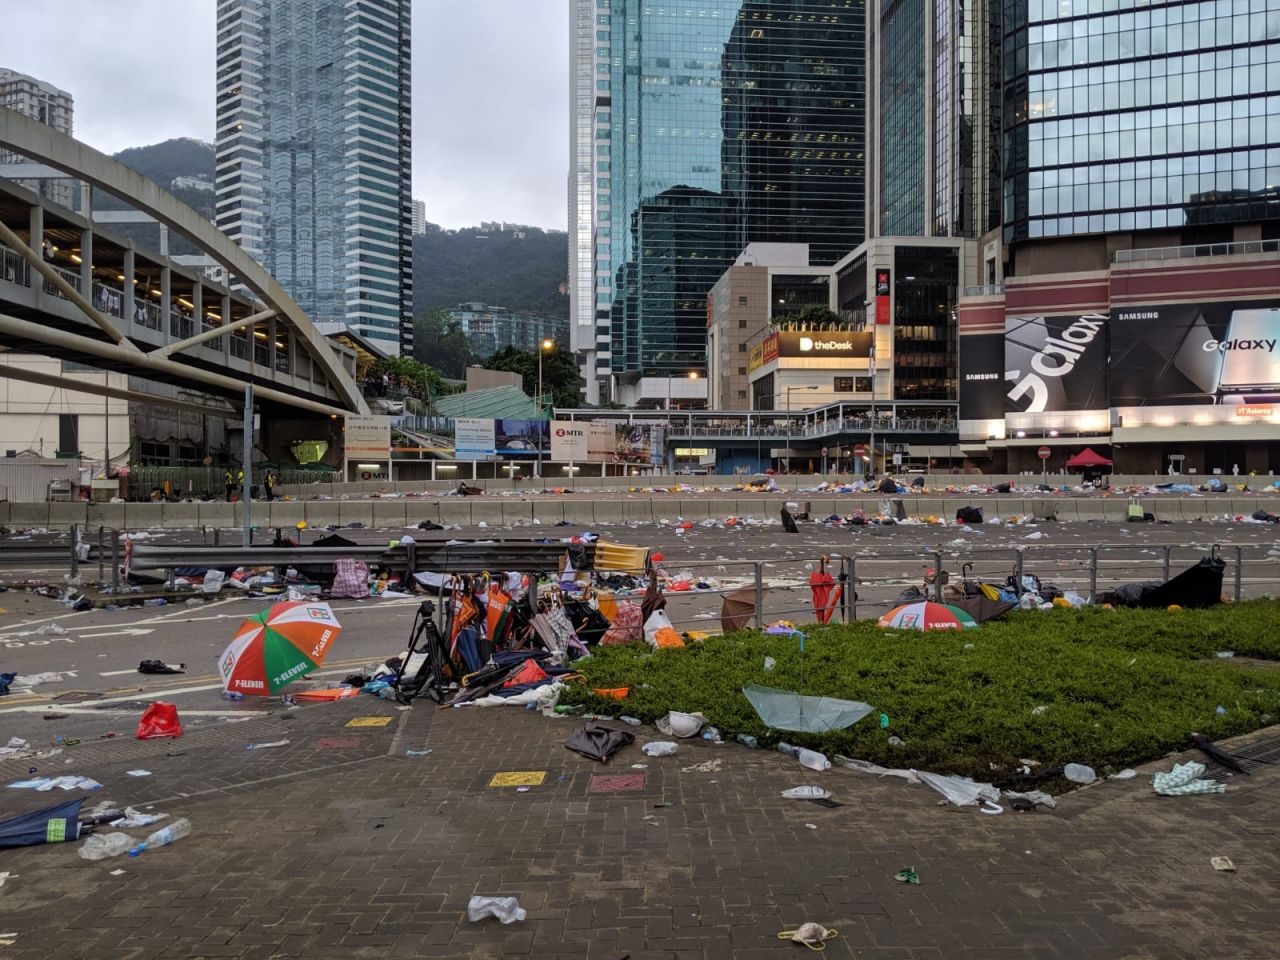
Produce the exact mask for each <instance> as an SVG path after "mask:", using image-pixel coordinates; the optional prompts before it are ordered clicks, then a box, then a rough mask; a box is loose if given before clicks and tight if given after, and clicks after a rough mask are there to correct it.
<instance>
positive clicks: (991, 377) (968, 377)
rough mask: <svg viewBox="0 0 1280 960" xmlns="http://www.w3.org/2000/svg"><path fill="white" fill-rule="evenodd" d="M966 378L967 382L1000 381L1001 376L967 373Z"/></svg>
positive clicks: (996, 374)
mask: <svg viewBox="0 0 1280 960" xmlns="http://www.w3.org/2000/svg"><path fill="white" fill-rule="evenodd" d="M964 378H965V379H966V380H999V379H1000V374H998V373H966V374H965V375H964Z"/></svg>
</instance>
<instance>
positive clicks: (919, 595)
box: [898, 587, 929, 603]
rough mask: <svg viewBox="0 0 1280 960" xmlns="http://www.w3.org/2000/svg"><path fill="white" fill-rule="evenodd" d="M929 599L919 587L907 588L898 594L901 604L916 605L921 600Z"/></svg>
mask: <svg viewBox="0 0 1280 960" xmlns="http://www.w3.org/2000/svg"><path fill="white" fill-rule="evenodd" d="M928 599H929V598H928V597H927V596H925V595H924V593H923V591H921V589H920V588H919V587H907V589H905V590H903V591H902V592H901V593H900V594H898V602H899V603H916V602H918V601H920V600H928Z"/></svg>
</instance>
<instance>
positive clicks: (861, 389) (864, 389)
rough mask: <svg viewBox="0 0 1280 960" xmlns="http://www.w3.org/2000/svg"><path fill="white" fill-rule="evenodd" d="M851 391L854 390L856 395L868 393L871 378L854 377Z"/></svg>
mask: <svg viewBox="0 0 1280 960" xmlns="http://www.w3.org/2000/svg"><path fill="white" fill-rule="evenodd" d="M853 389H854V392H856V393H870V392H871V378H870V377H854V378H853Z"/></svg>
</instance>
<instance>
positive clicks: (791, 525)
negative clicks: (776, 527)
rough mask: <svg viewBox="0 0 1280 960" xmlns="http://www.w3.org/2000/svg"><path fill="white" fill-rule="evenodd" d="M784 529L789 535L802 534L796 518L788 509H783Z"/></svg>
mask: <svg viewBox="0 0 1280 960" xmlns="http://www.w3.org/2000/svg"><path fill="white" fill-rule="evenodd" d="M782 529H783V530H785V531H787V533H799V532H800V528H799V527H797V526H796V518H795V517H793V516H792V515H791V511H790V510H788V509H787V508H786V507H783V508H782Z"/></svg>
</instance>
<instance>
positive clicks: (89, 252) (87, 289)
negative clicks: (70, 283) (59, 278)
mask: <svg viewBox="0 0 1280 960" xmlns="http://www.w3.org/2000/svg"><path fill="white" fill-rule="evenodd" d="M80 293H81V294H82V295H83V296H84V298H85V299H86V300H88V301H89V302H90V303H93V231H92V230H81V231H80ZM93 305H94V306H95V307H96V306H97V304H96V303H94V304H93ZM104 312H105V311H104Z"/></svg>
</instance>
